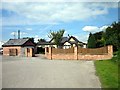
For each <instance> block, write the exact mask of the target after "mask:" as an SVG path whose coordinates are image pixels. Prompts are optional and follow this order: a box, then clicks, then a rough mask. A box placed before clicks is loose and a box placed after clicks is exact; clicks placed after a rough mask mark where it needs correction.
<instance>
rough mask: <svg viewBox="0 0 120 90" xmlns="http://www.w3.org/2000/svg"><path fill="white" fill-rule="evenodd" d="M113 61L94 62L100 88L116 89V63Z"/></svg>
mask: <svg viewBox="0 0 120 90" xmlns="http://www.w3.org/2000/svg"><path fill="white" fill-rule="evenodd" d="M113 59H115V58H113ZM113 59H111V60H100V61H95V62H94V63H95V67H96V74H97V75H98V77H99V79H100V82H101V85H102V88H118V63H116V62H113V61H114V60H113Z"/></svg>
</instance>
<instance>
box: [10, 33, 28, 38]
mask: <svg viewBox="0 0 120 90" xmlns="http://www.w3.org/2000/svg"><path fill="white" fill-rule="evenodd" d="M26 34H27V33H26V32H20V37H23V36H24V35H26ZM10 35H11V36H13V37H14V38H17V37H18V32H11V33H10Z"/></svg>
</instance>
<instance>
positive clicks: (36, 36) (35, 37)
mask: <svg viewBox="0 0 120 90" xmlns="http://www.w3.org/2000/svg"><path fill="white" fill-rule="evenodd" d="M38 39H40V37H39V36H38V35H35V36H34V42H36V43H37V42H38Z"/></svg>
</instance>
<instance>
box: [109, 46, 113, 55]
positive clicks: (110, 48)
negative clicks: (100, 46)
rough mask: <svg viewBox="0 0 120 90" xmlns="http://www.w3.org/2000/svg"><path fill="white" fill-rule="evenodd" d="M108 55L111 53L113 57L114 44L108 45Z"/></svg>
mask: <svg viewBox="0 0 120 90" xmlns="http://www.w3.org/2000/svg"><path fill="white" fill-rule="evenodd" d="M108 55H110V56H111V57H113V46H112V45H109V46H108Z"/></svg>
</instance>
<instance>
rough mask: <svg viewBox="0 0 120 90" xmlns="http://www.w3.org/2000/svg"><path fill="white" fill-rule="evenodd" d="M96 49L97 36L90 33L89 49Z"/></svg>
mask: <svg viewBox="0 0 120 90" xmlns="http://www.w3.org/2000/svg"><path fill="white" fill-rule="evenodd" d="M95 47H96V40H95V36H94V35H93V34H92V33H90V34H89V38H88V48H95Z"/></svg>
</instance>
